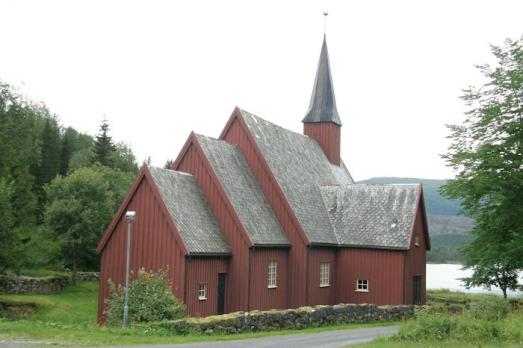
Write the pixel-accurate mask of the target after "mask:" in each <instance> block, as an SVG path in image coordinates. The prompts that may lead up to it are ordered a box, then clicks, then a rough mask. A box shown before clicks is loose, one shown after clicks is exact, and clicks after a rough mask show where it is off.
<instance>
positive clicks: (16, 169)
mask: <svg viewBox="0 0 523 348" xmlns="http://www.w3.org/2000/svg"><path fill="white" fill-rule="evenodd" d="M137 169H138V167H137V164H136V160H135V157H134V155H133V153H132V150H131V149H130V148H129V147H128V146H127V145H125V144H124V143H114V142H113V140H112V138H111V136H110V127H109V124H108V123H107V121H105V120H104V121H102V122H101V125H100V131H99V134H98V135H97V136H96V137H93V136H91V135H88V134H84V133H82V132H79V131H77V130H76V129H74V128H72V127H64V126H62V125H61V124H60V122H59V119H58V117H57V116H56V115H53V114H52V113H51V112H50V111H49V110H48V109H47V107H46V106H45V105H44V104H42V103H36V102H34V101H31V100H29V99H28V98H26V97H24V96H22V95H21V94H20V93H19V92H18V91H17V90H16V89H15V88H13V87H12V86H10V85H8V84H6V83H2V82H1V81H0V240H2V248H0V273H6V272H9V273H15V274H20V273H21V272H23V271H24V270H26V269H52V270H58V271H67V270H71V271H76V270H96V269H97V268H98V256H97V255H96V252H95V248H96V244H97V242H98V240H99V238H100V235H101V233H102V232H103V230H104V228H105V227H106V226H107V224H108V223H109V222H110V220H111V218H112V214H113V212H114V211H115V210H116V208H117V207H118V205H119V203H120V202H121V200H122V198H123V196H124V195H125V193H126V191H127V190H128V188H129V186H130V184H131V182H132V180H133V179H134V177H135V175H136V172H137Z"/></svg>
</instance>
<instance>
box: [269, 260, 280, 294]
mask: <svg viewBox="0 0 523 348" xmlns="http://www.w3.org/2000/svg"><path fill="white" fill-rule="evenodd" d="M277 275H278V262H277V261H269V268H268V273H267V287H268V288H271V289H272V288H276V287H277V283H276V280H277Z"/></svg>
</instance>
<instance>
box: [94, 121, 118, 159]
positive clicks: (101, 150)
mask: <svg viewBox="0 0 523 348" xmlns="http://www.w3.org/2000/svg"><path fill="white" fill-rule="evenodd" d="M114 151H115V146H114V144H113V140H112V139H111V136H110V135H109V123H108V122H107V120H103V121H102V124H101V126H100V132H99V133H98V135H97V136H96V141H95V142H94V158H93V161H94V163H98V164H101V165H103V166H107V167H110V166H111V164H112V163H111V162H112V156H113V152H114Z"/></svg>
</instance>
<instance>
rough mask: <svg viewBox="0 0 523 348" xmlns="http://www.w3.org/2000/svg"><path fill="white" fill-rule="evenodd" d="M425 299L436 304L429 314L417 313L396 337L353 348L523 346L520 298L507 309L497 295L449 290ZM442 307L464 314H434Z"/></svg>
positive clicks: (511, 302)
mask: <svg viewBox="0 0 523 348" xmlns="http://www.w3.org/2000/svg"><path fill="white" fill-rule="evenodd" d="M427 299H428V301H427V302H430V303H433V304H435V307H432V311H431V310H430V309H429V310H427V311H422V312H421V313H418V314H417V320H412V321H409V322H408V323H406V324H405V325H403V326H402V327H401V328H400V332H399V333H398V334H396V335H393V336H391V337H386V338H379V339H377V340H375V341H373V342H371V343H367V344H362V345H358V346H356V347H361V348H399V347H402V348H410V347H434V348H436V347H442V348H443V347H444V348H458V347H459V348H461V347H463V348H469V347H482V348H487V347H488V348H490V347H509V348H511V347H523V299H521V298H519V299H511V300H510V306H509V307H507V302H504V301H503V299H502V298H501V297H499V296H496V295H488V294H465V293H458V292H451V291H448V290H437V291H429V292H428V294H427ZM443 305H461V306H462V307H463V308H464V309H465V312H464V313H463V314H449V313H445V312H440V311H438V310H436V311H434V309H436V308H440V309H441V308H443V307H442V306H443ZM438 306H439V307H438ZM508 308H512V310H511V311H508Z"/></svg>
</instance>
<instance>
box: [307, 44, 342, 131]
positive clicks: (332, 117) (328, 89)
mask: <svg viewBox="0 0 523 348" xmlns="http://www.w3.org/2000/svg"><path fill="white" fill-rule="evenodd" d="M302 122H303V123H315V122H333V123H336V124H337V125H340V126H341V120H340V116H339V115H338V110H337V109H336V98H335V97H334V87H333V86H332V76H331V69H330V63H329V52H328V50H327V38H326V36H325V35H324V36H323V45H322V46H321V54H320V61H319V62H318V71H317V72H316V80H315V81H314V88H313V89H312V96H311V103H310V105H309V110H308V111H307V114H306V115H305V118H304V119H303V120H302Z"/></svg>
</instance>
